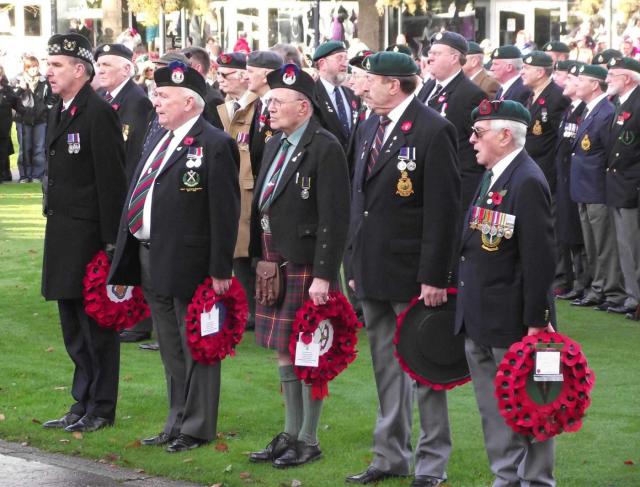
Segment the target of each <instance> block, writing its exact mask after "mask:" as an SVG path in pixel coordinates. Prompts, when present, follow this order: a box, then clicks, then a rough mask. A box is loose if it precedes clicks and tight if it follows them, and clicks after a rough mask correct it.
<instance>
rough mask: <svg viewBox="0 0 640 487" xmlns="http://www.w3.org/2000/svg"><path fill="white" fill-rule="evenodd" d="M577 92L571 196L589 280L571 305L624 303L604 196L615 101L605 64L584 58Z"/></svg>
mask: <svg viewBox="0 0 640 487" xmlns="http://www.w3.org/2000/svg"><path fill="white" fill-rule="evenodd" d="M578 73H579V74H578V82H577V85H576V95H577V96H578V98H580V99H581V100H582V101H583V102H585V103H586V107H585V110H584V112H583V113H582V122H581V123H580V125H579V126H578V132H577V134H576V139H575V141H574V144H573V153H572V159H571V179H570V180H571V183H570V189H571V198H572V199H573V201H575V202H576V203H578V210H579V212H580V224H581V226H582V234H583V237H584V245H585V249H586V251H587V261H588V265H589V271H590V275H591V277H592V281H591V286H590V287H589V289H587V290H586V292H585V295H584V297H583V298H582V299H580V300H575V301H572V302H571V304H573V305H575V306H583V307H585V306H589V307H591V306H595V307H596V309H598V310H600V311H607V310H608V309H609V308H612V307H618V306H622V305H624V304H625V298H626V295H625V293H624V290H623V288H622V274H621V270H620V262H619V259H618V247H617V244H616V233H615V226H614V223H613V218H612V215H611V211H610V209H609V208H608V207H607V205H606V202H607V199H606V188H605V186H606V168H607V159H608V157H609V151H610V147H611V124H612V120H613V115H614V111H615V109H614V107H613V105H612V104H611V103H610V102H609V100H608V99H607V93H606V91H605V90H606V87H607V85H606V83H605V79H606V77H607V70H606V69H604V68H602V67H601V66H595V65H591V64H586V65H584V66H581V67H580V69H579V70H578Z"/></svg>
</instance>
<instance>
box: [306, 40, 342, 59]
mask: <svg viewBox="0 0 640 487" xmlns="http://www.w3.org/2000/svg"><path fill="white" fill-rule="evenodd" d="M346 51H347V46H345V45H344V42H342V41H327V42H325V43H323V44H320V45H319V46H318V47H317V49H316V50H315V52H314V53H313V58H312V59H313V62H316V61H318V60H320V59H322V58H323V57H327V56H330V55H331V54H334V53H336V52H346Z"/></svg>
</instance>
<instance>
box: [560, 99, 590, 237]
mask: <svg viewBox="0 0 640 487" xmlns="http://www.w3.org/2000/svg"><path fill="white" fill-rule="evenodd" d="M585 106H586V105H585V103H584V102H583V103H580V105H578V106H577V107H576V109H575V110H572V111H570V112H568V113H567V114H566V115H565V116H564V118H563V120H562V123H560V129H559V130H558V147H557V148H556V176H557V183H556V195H555V203H556V214H555V229H556V238H557V239H558V242H560V243H562V244H563V245H582V244H583V242H584V241H583V238H582V227H581V226H580V215H579V213H578V205H577V203H576V202H575V201H573V200H572V199H571V193H570V180H571V153H572V152H573V144H574V141H575V139H576V137H577V133H578V125H579V124H580V122H581V120H582V119H581V115H582V112H583V110H584V107H585ZM567 110H568V111H569V110H571V107H569V108H568V109H567Z"/></svg>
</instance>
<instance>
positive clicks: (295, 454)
mask: <svg viewBox="0 0 640 487" xmlns="http://www.w3.org/2000/svg"><path fill="white" fill-rule="evenodd" d="M321 457H322V452H321V451H320V448H319V447H318V445H307V444H306V443H303V442H302V441H296V442H295V444H293V445H291V446H289V448H287V450H286V451H285V452H284V453H283V454H282V455H281V456H279V457H278V458H276V459H275V460H274V461H273V466H274V467H276V468H289V467H299V466H300V465H304V464H305V463H311V462H315V461H316V460H320V458H321Z"/></svg>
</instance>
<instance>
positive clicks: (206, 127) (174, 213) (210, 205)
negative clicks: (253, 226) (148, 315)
mask: <svg viewBox="0 0 640 487" xmlns="http://www.w3.org/2000/svg"><path fill="white" fill-rule="evenodd" d="M164 133H165V132H164V131H160V132H158V133H156V134H155V140H154V141H153V142H151V143H150V144H148V147H147V149H146V150H145V151H144V153H143V154H142V157H141V158H140V162H139V164H138V167H137V168H136V171H135V173H134V177H133V179H132V181H131V185H130V187H129V194H128V195H127V198H126V203H125V209H124V211H123V212H122V217H121V219H120V231H119V234H118V242H117V244H116V250H115V253H114V256H113V263H112V265H111V273H110V274H109V282H111V283H113V284H127V285H136V284H140V260H139V257H138V250H139V243H138V240H137V239H136V238H135V237H134V236H133V235H131V233H130V232H129V228H128V220H127V207H128V202H129V200H130V199H131V194H132V192H133V189H134V188H135V185H136V183H137V181H138V179H139V177H140V173H141V172H142V169H143V168H144V165H145V162H146V161H147V159H148V157H149V155H150V154H151V152H152V151H153V149H154V148H155V147H156V145H157V144H158V142H159V141H160V139H161V138H162V136H163V135H164ZM187 137H191V138H193V143H192V144H191V146H192V147H194V148H196V147H202V152H203V157H202V161H201V162H202V164H201V166H200V167H199V168H192V169H189V168H187V167H186V162H187V153H188V148H187V146H186V145H179V146H178V148H177V149H176V150H175V151H174V152H173V154H171V155H170V156H169V159H168V160H167V162H166V163H165V165H164V167H163V168H162V171H161V172H160V174H158V176H157V178H156V180H155V182H154V188H153V196H152V198H153V200H152V202H151V238H150V240H151V247H150V249H149V252H150V269H151V280H152V282H153V289H154V291H156V292H157V293H158V294H161V295H163V296H173V297H178V298H181V299H185V300H190V299H191V297H192V296H193V293H194V291H195V289H196V287H197V286H198V285H200V284H201V283H202V281H203V280H204V279H205V278H206V277H207V276H213V277H216V278H218V279H224V278H230V277H231V267H232V259H233V249H234V247H235V244H236V235H237V232H238V218H239V217H240V194H239V191H240V190H239V185H238V164H239V157H240V156H239V155H238V148H237V146H236V143H235V141H234V140H233V139H231V137H229V136H228V135H227V134H225V133H224V132H222V131H221V130H218V129H216V128H214V127H212V126H211V125H210V124H209V123H207V122H206V121H205V120H204V119H203V118H202V117H200V118H199V119H198V120H197V121H196V123H195V124H194V125H193V127H191V130H189V133H188V134H187V136H186V137H185V139H186V138H187ZM190 170H195V171H196V172H197V173H198V175H199V183H198V184H197V186H195V187H190V188H188V187H187V186H186V185H185V183H184V179H185V177H186V175H187V172H188V171H190Z"/></svg>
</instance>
